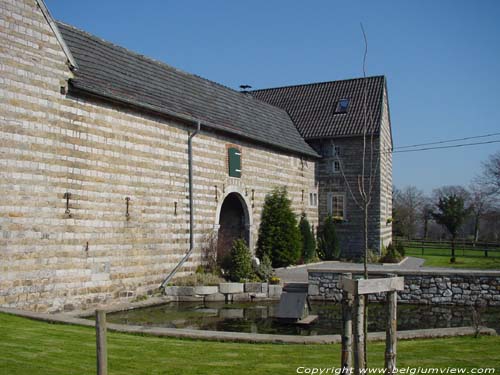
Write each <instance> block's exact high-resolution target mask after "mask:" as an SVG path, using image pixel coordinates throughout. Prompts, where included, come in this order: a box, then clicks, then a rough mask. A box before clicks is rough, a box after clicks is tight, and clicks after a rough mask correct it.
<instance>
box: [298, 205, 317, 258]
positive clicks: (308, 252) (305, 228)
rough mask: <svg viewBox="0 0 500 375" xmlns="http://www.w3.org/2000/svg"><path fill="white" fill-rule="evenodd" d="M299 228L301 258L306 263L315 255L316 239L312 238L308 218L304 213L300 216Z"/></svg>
mask: <svg viewBox="0 0 500 375" xmlns="http://www.w3.org/2000/svg"><path fill="white" fill-rule="evenodd" d="M299 228H300V234H301V236H302V258H303V259H304V263H308V262H310V261H311V260H313V259H314V257H315V255H316V240H315V239H314V235H313V233H312V231H311V226H310V225H309V220H307V216H306V214H305V213H303V214H302V216H301V217H300V223H299Z"/></svg>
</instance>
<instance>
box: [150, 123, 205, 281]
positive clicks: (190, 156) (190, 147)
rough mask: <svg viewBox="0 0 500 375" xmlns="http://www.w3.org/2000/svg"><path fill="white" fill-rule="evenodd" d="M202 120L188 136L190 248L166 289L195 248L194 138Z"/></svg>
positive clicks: (168, 279) (172, 272) (169, 276)
mask: <svg viewBox="0 0 500 375" xmlns="http://www.w3.org/2000/svg"><path fill="white" fill-rule="evenodd" d="M200 128H201V122H200V120H197V127H196V130H195V131H194V132H193V133H191V134H190V135H189V138H188V166H189V250H188V252H187V253H186V255H184V257H183V258H182V259H181V261H180V262H179V263H178V264H177V265H176V266H175V267H174V269H173V270H172V271H171V272H170V273H169V274H168V276H167V277H166V278H165V280H163V282H162V283H161V285H160V289H164V288H165V285H167V284H168V282H169V281H170V280H171V279H172V277H174V275H175V274H176V273H177V271H178V270H179V268H181V267H182V265H183V264H184V262H186V260H188V259H189V256H190V255H191V253H192V252H193V250H194V212H193V138H194V137H195V136H196V135H197V134H198V133H199V132H200Z"/></svg>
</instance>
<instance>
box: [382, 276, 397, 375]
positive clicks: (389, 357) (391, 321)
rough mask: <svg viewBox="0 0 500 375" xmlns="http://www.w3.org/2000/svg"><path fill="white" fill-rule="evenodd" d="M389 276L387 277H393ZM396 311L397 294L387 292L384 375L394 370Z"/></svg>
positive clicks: (395, 292)
mask: <svg viewBox="0 0 500 375" xmlns="http://www.w3.org/2000/svg"><path fill="white" fill-rule="evenodd" d="M395 276H396V275H394V274H389V275H387V277H395ZM397 310H398V292H397V291H395V290H394V291H389V292H387V327H386V331H385V333H386V335H385V368H386V374H392V373H393V371H394V369H395V368H396V344H397Z"/></svg>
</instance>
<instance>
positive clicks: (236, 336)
mask: <svg viewBox="0 0 500 375" xmlns="http://www.w3.org/2000/svg"><path fill="white" fill-rule="evenodd" d="M0 312H3V313H6V314H11V315H17V316H20V317H24V318H28V319H34V320H40V321H43V322H49V323H61V324H71V325H79V326H86V327H94V326H95V323H94V321H92V320H87V319H82V318H77V317H74V316H70V315H68V314H62V313H57V314H46V313H36V312H31V311H24V310H17V309H10V308H0ZM107 328H108V330H109V331H113V332H121V333H129V334H142V335H150V336H158V337H176V338H188V339H202V340H210V341H233V342H249V343H280V344H338V343H340V342H341V337H340V335H318V336H292V335H271V334H261V333H244V332H222V331H203V330H194V329H181V328H162V327H144V326H133V325H125V324H111V323H108V324H107ZM475 333H476V331H475V329H474V328H472V327H457V328H436V329H420V330H412V331H399V332H398V339H399V340H410V339H424V338H426V339H432V338H444V337H455V336H471V335H474V334H475ZM480 333H481V334H482V335H488V336H495V335H496V332H495V330H494V329H492V328H486V327H481V328H480ZM368 340H369V341H383V340H385V332H370V333H368Z"/></svg>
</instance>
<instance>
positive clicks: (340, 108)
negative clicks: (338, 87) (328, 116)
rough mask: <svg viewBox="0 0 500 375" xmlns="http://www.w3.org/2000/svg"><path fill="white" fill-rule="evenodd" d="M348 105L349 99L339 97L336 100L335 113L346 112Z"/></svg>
mask: <svg viewBox="0 0 500 375" xmlns="http://www.w3.org/2000/svg"><path fill="white" fill-rule="evenodd" d="M348 107H349V99H347V98H344V99H340V100H339V101H338V102H337V108H335V113H347V108H348Z"/></svg>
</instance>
